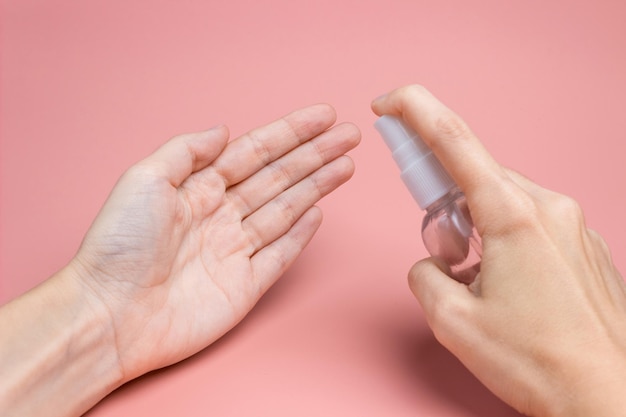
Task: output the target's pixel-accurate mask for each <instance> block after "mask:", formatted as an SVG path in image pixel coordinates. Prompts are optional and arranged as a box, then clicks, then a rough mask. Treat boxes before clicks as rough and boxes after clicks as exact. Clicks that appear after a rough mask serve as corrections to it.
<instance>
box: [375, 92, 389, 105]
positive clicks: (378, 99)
mask: <svg viewBox="0 0 626 417" xmlns="http://www.w3.org/2000/svg"><path fill="white" fill-rule="evenodd" d="M385 97H387V94H386V93H385V94H383V95H380V96H378V97H376V98H375V99H374V100H373V101H372V104H373V103H376V102H377V101H380V100H382V99H384V98H385Z"/></svg>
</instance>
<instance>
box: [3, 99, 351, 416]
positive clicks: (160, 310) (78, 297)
mask: <svg viewBox="0 0 626 417" xmlns="http://www.w3.org/2000/svg"><path fill="white" fill-rule="evenodd" d="M335 119H336V115H335V111H334V109H333V108H332V107H330V106H329V105H325V104H320V105H315V106H311V107H307V108H304V109H301V110H298V111H295V112H293V113H290V114H288V115H286V116H285V117H283V118H281V119H280V120H277V121H275V122H273V123H270V124H268V125H266V126H263V127H260V128H257V129H254V130H252V131H250V132H248V133H246V134H245V135H243V136H241V137H239V138H236V139H234V140H232V141H230V142H228V129H227V128H226V127H224V126H219V127H216V128H213V129H211V130H208V131H206V132H200V133H193V134H187V135H181V136H178V137H175V138H173V139H171V140H170V141H169V142H167V143H165V144H164V145H163V146H162V147H161V148H160V149H158V150H157V151H156V152H155V153H154V154H153V155H151V156H149V157H148V158H146V159H145V160H143V161H141V162H139V163H137V164H136V165H134V166H133V167H131V168H130V169H129V170H128V171H127V172H126V173H125V174H124V175H123V176H122V177H121V179H120V180H119V182H118V184H117V185H116V186H115V188H114V189H113V191H112V193H111V195H110V197H109V198H108V200H107V202H106V203H105V205H104V207H103V208H102V210H101V212H100V213H99V215H98V216H97V218H96V219H95V221H94V223H93V225H92V226H91V228H90V230H89V231H88V233H87V235H86V236H85V239H84V241H83V243H82V245H81V247H80V249H79V251H78V253H77V254H76V256H75V257H74V258H73V259H72V260H71V262H70V263H69V264H68V265H67V267H65V268H64V269H63V270H62V271H60V272H59V273H57V274H56V275H55V276H53V277H51V278H50V279H49V280H47V281H46V282H44V283H43V284H42V285H40V286H39V287H37V288H35V289H34V290H32V291H30V292H28V293H26V294H25V295H23V296H22V297H20V298H18V299H16V300H14V301H12V302H11V303H9V304H7V305H5V306H3V307H2V309H1V310H0V340H11V341H12V343H2V344H0V414H2V415H19V416H29V415H44V414H45V415H58V416H72V415H80V414H82V413H83V412H85V411H86V410H87V409H89V408H90V407H92V406H93V405H94V404H95V403H97V402H98V401H99V400H100V399H102V398H103V397H104V396H105V395H107V394H108V393H109V392H111V391H112V390H113V389H115V388H116V387H118V386H120V385H121V384H123V383H125V382H127V381H129V380H131V379H133V378H136V377H138V376H140V375H142V374H144V373H146V372H148V371H150V370H153V369H157V368H161V367H164V366H167V365H170V364H173V363H175V362H178V361H180V360H182V359H184V358H186V357H188V356H190V355H192V354H194V353H196V352H198V351H199V350H201V349H203V348H205V347H206V346H208V345H210V344H211V343H212V342H214V341H215V340H217V339H218V338H219V337H220V336H222V335H223V334H224V333H226V332H227V331H228V330H230V329H231V328H232V327H233V326H235V325H236V324H237V323H238V322H239V321H240V320H241V319H242V318H243V317H244V316H245V315H246V314H247V313H248V311H250V309H251V308H252V307H253V306H254V305H255V303H256V302H257V300H258V299H259V298H260V297H261V296H262V295H263V293H265V291H266V290H267V289H268V288H269V287H270V286H271V285H272V284H273V283H274V282H275V281H276V280H277V279H278V278H279V277H280V276H281V274H282V273H283V272H284V271H285V270H286V269H287V268H288V267H289V265H290V264H291V263H292V262H293V261H294V260H295V259H296V257H297V256H298V255H299V254H300V252H301V251H302V250H303V248H304V247H305V246H306V245H307V243H308V242H309V241H310V239H311V238H312V237H313V235H314V233H315V231H316V230H317V228H318V227H319V225H320V222H321V220H322V214H321V210H320V209H319V208H317V207H316V206H315V203H316V202H317V201H318V200H319V199H320V198H322V197H323V196H325V195H326V194H328V193H330V192H332V191H333V190H334V189H336V188H337V187H338V186H339V185H341V184H342V183H344V182H345V181H347V180H348V179H349V178H350V177H351V175H352V173H353V171H354V165H353V162H352V160H351V159H350V158H349V157H348V156H346V155H344V154H345V153H346V152H348V151H349V150H351V149H352V148H354V147H355V146H356V145H357V144H358V142H359V140H360V132H359V130H358V129H357V128H356V126H354V125H352V124H339V125H336V126H334V127H332V125H333V124H334V123H335ZM23 329H29V331H28V332H23V331H22V330H23Z"/></svg>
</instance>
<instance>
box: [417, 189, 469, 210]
mask: <svg viewBox="0 0 626 417" xmlns="http://www.w3.org/2000/svg"><path fill="white" fill-rule="evenodd" d="M462 196H463V192H462V191H461V190H460V189H459V188H458V187H453V188H451V189H450V190H449V191H448V192H447V193H445V194H444V195H443V196H441V197H440V198H438V199H437V200H435V201H434V202H433V203H432V204H430V205H429V206H428V207H426V212H427V213H432V212H434V211H437V210H439V209H441V208H442V207H445V206H446V205H447V204H449V203H451V202H452V201H455V200H456V199H458V198H459V197H462Z"/></svg>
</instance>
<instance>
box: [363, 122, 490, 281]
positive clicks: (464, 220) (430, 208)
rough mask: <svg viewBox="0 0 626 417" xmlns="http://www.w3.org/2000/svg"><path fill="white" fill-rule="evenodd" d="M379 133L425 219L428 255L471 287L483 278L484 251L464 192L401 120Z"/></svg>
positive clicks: (379, 127) (378, 126)
mask: <svg viewBox="0 0 626 417" xmlns="http://www.w3.org/2000/svg"><path fill="white" fill-rule="evenodd" d="M374 127H376V129H377V130H378V131H379V132H380V134H381V136H382V137H383V139H384V141H385V143H386V144H387V146H388V147H389V149H390V150H391V152H392V156H393V159H394V160H395V161H396V164H397V165H398V167H399V168H400V171H401V174H400V177H401V178H402V180H403V181H404V184H405V185H406V187H407V188H408V189H409V191H410V192H411V195H412V196H413V198H414V199H415V201H416V202H417V204H418V205H419V206H420V208H421V209H422V210H426V216H424V220H423V222H422V239H423V240H424V246H426V249H427V250H428V252H429V253H430V254H431V255H432V256H433V257H434V258H437V259H439V260H441V261H442V262H444V263H445V264H446V265H447V266H448V267H449V268H450V274H451V276H452V277H453V278H455V279H456V280H457V281H460V282H463V283H466V284H469V283H471V282H472V281H473V280H474V278H475V277H476V274H478V272H480V259H481V256H482V246H481V242H480V237H479V236H478V233H477V232H476V229H475V228H474V223H473V222H472V219H471V217H470V213H469V209H468V207H467V201H466V199H465V195H464V194H463V193H462V192H461V191H460V190H459V188H458V187H457V185H456V184H455V182H454V181H453V180H452V178H450V176H449V175H448V173H447V172H446V170H445V169H444V168H443V166H441V163H440V162H439V160H437V158H436V157H435V155H434V154H433V153H432V151H431V150H430V148H428V146H426V144H425V143H424V142H423V141H422V139H421V138H420V137H419V135H418V134H417V132H415V131H414V130H413V129H412V128H411V127H409V126H408V125H407V124H406V123H405V122H404V121H403V120H402V119H400V118H398V117H395V116H389V115H385V116H382V117H380V118H379V119H378V120H377V121H376V123H374Z"/></svg>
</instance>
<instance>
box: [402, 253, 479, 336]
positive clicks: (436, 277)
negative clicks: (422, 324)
mask: <svg viewBox="0 0 626 417" xmlns="http://www.w3.org/2000/svg"><path fill="white" fill-rule="evenodd" d="M446 269H447V267H446V266H445V265H443V264H440V263H438V262H437V261H436V260H435V259H434V258H427V259H424V260H421V261H419V262H418V263H416V264H415V265H414V266H413V267H412V268H411V270H410V272H409V287H410V288H411V291H412V292H413V294H414V295H415V298H417V300H418V301H419V303H420V305H421V306H422V309H423V310H424V314H425V316H426V320H427V321H428V324H429V326H430V327H431V329H432V330H433V332H434V334H435V336H436V337H437V340H439V341H440V342H441V343H442V344H443V345H444V346H446V347H450V345H451V344H452V343H453V340H457V339H458V338H459V337H460V336H461V335H462V334H463V333H464V332H465V330H466V328H467V323H469V322H471V320H470V319H469V316H470V315H471V309H472V306H473V304H474V302H475V300H476V294H475V293H474V292H472V290H470V288H469V287H468V286H467V285H465V284H462V283H460V282H457V281H455V280H454V279H452V278H450V276H449V275H448V273H446Z"/></svg>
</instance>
